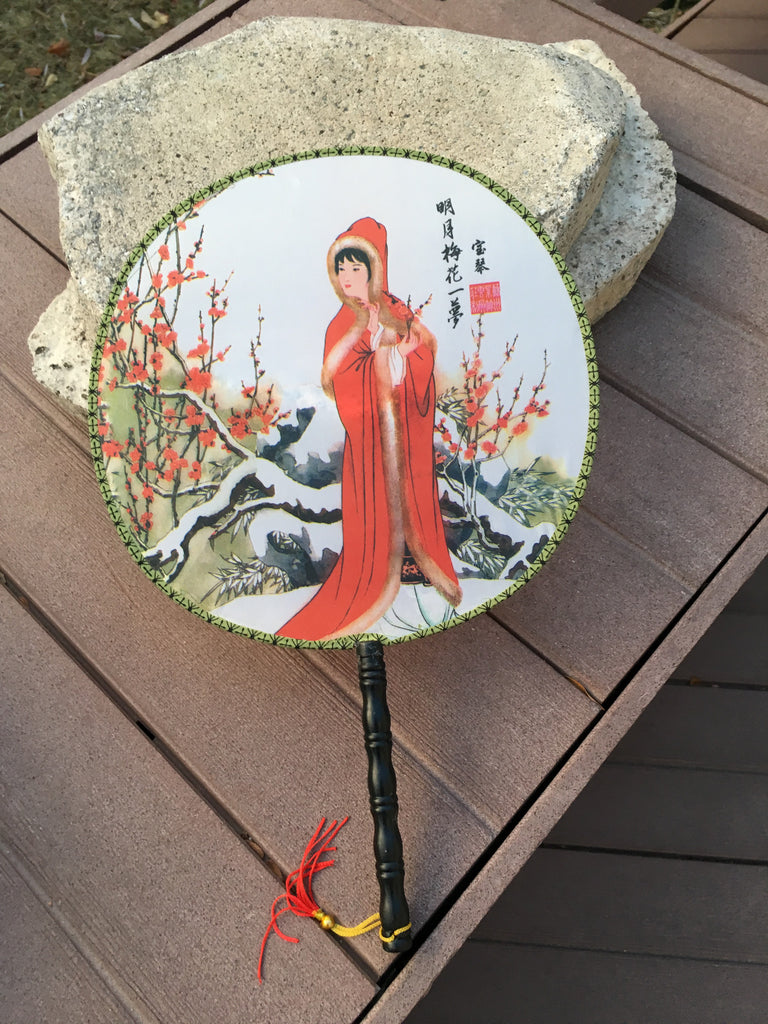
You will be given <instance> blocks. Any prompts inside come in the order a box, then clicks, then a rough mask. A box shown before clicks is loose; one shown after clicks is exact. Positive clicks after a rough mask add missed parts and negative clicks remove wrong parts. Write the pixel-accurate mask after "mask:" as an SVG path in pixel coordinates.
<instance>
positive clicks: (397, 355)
mask: <svg viewBox="0 0 768 1024" xmlns="http://www.w3.org/2000/svg"><path fill="white" fill-rule="evenodd" d="M389 375H390V377H391V378H392V385H393V387H397V385H398V384H402V383H403V381H404V380H405V359H403V356H402V354H401V352H400V349H399V348H398V347H397V345H390V347H389Z"/></svg>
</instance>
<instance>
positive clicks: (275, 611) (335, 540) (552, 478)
mask: <svg viewBox="0 0 768 1024" xmlns="http://www.w3.org/2000/svg"><path fill="white" fill-rule="evenodd" d="M457 167H458V169H457ZM90 413H91V415H90V422H91V434H92V444H93V448H94V456H95V461H96V467H97V471H98V473H99V477H100V480H101V484H102V490H103V492H104V496H105V498H106V500H107V503H108V505H109V508H110V512H111V514H112V517H113V519H114V521H115V523H116V525H117V526H118V529H119V530H120V532H121V534H122V536H123V538H124V540H125V541H126V543H127V544H128V546H129V548H130V550H131V553H132V554H133V556H134V558H136V560H137V561H138V562H139V563H140V564H141V566H142V567H143V568H144V569H145V571H146V572H147V573H148V574H149V575H150V576H151V578H152V579H154V580H155V582H157V583H158V584H159V585H160V586H161V587H162V588H163V589H164V590H166V591H167V592H168V593H169V594H171V596H173V597H174V598H176V599H177V600H179V601H180V602H182V603H183V604H184V605H185V606H186V607H188V608H190V609H191V610H193V611H196V612H197V613H198V614H200V615H201V616H203V617H204V618H206V619H209V620H211V621H215V622H216V623H217V624H219V625H221V626H223V627H225V628H227V629H230V630H232V631H235V632H238V633H245V634H247V635H251V636H254V637H256V638H258V639H262V640H267V641H270V642H273V643H283V644H288V645H294V646H302V645H319V646H334V647H337V646H349V645H351V644H352V643H354V641H355V640H356V639H359V637H360V636H361V635H365V636H368V637H371V636H376V637H379V638H380V639H382V640H383V641H384V642H386V643H394V642H399V641H402V640H405V639H409V638H412V637H415V636H421V635H424V634H426V633H431V632H435V631H437V630H440V629H444V628H447V627H448V626H451V625H453V624H455V623H457V622H460V621H462V620H463V619H465V618H468V617H470V616H472V615H475V614H477V613H479V612H480V611H482V610H484V609H486V608H488V607H490V606H491V605H492V604H495V603H496V602H497V601H499V600H502V599H503V598H504V597H506V596H508V595H509V594H511V593H512V592H513V591H515V590H516V589H518V588H519V587H520V586H522V585H523V584H524V583H525V582H526V581H527V580H528V579H529V578H530V577H531V576H532V575H533V573H534V572H535V571H536V570H537V569H538V568H539V567H540V566H541V564H542V563H543V562H544V561H545V560H546V559H547V557H548V556H549V554H550V553H551V552H552V550H553V549H554V547H555V546H556V544H557V542H558V541H559V540H560V539H561V537H562V535H563V533H564V532H565V529H566V527H567V524H568V522H569V521H570V520H571V518H572V517H573V515H574V513H575V510H576V506H577V504H578V500H579V498H580V497H581V494H582V493H583V490H584V486H585V483H586V477H587V474H588V471H589V467H590V465H591V452H592V451H593V449H594V443H595V428H596V425H597V371H596V368H595V365H594V356H593V347H592V341H591V336H590V331H589V325H588V322H587V319H586V316H585V314H584V309H583V305H582V303H581V300H580V298H579V296H578V295H577V293H576V289H575V286H574V284H573V281H572V279H571V278H570V276H569V275H568V273H567V271H566V269H565V266H564V263H563V261H562V259H561V258H560V257H559V255H558V254H557V253H556V252H555V250H554V248H553V246H552V244H551V242H550V241H549V239H548V238H547V237H546V235H545V234H544V233H543V231H542V229H541V227H540V225H538V224H537V222H536V221H535V220H534V219H533V218H532V217H531V216H530V215H529V214H528V213H527V211H526V210H525V209H524V208H523V207H522V206H521V205H520V204H519V203H518V202H517V201H516V200H515V199H513V198H512V196H511V195H510V194H509V193H507V192H506V191H505V190H504V189H503V188H501V187H499V186H497V185H495V184H494V183H493V182H491V181H489V179H487V178H485V177H484V176H482V175H480V174H477V173H476V172H473V171H472V170H471V169H470V168H467V167H464V166H463V165H451V164H450V163H449V161H447V160H443V159H442V158H439V157H429V158H428V157H426V156H425V155H424V154H413V153H407V154H406V153H403V152H402V151H398V152H395V151H392V152H389V151H376V152H375V153H354V154H350V153H347V152H346V151H345V152H344V153H342V152H341V151H328V152H325V151H324V152H323V154H317V153H313V154H303V155H301V156H300V157H288V158H284V159H280V160H276V161H271V162H269V163H265V164H263V165H260V166H258V167H254V168H249V169H248V170H246V171H244V172H242V173H241V174H238V175H235V176H233V178H232V179H226V180H225V181H221V182H218V183H217V184H216V185H214V186H213V187H212V188H210V189H206V190H204V191H202V192H200V193H198V194H196V195H195V196H194V197H192V199H191V200H188V201H187V202H185V203H182V204H180V205H179V206H178V207H176V208H175V209H174V210H173V211H172V212H171V213H170V214H168V216H167V217H165V218H164V219H163V221H162V222H161V223H160V224H158V225H157V226H156V227H155V228H154V229H153V230H152V231H151V232H150V233H149V235H148V236H147V237H146V238H145V239H144V241H143V242H142V244H141V245H140V246H138V247H137V248H136V250H134V252H133V253H132V254H131V257H130V259H129V261H128V263H127V264H126V266H125V268H124V270H123V273H122V275H121V278H120V280H119V281H118V282H117V284H116V285H115V288H114V290H113V294H112V297H111V301H110V304H109V307H108V309H107V312H106V314H105V317H104V320H103V322H102V327H101V331H100V337H99V343H98V345H97V350H96V354H95V357H94V371H93V378H92V386H91V406H90Z"/></svg>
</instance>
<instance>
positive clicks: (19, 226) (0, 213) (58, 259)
mask: <svg viewBox="0 0 768 1024" xmlns="http://www.w3.org/2000/svg"><path fill="white" fill-rule="evenodd" d="M0 202H1V201H0ZM0 217H3V218H4V219H5V220H7V221H8V223H9V224H13V226H14V227H15V228H16V229H17V230H18V231H20V232H21V233H22V235H25V236H26V237H27V238H28V239H29V240H30V242H33V243H34V244H35V245H36V246H37V247H38V249H42V250H43V252H44V253H46V254H47V255H48V256H50V257H51V259H53V260H56V262H57V263H58V264H59V266H60V267H66V266H67V263H66V261H65V260H63V259H62V258H61V256H59V254H58V253H56V252H54V251H53V249H49V248H48V246H47V245H45V243H44V242H41V241H40V239H39V238H36V237H35V235H33V234H32V232H31V231H28V230H27V228H25V227H24V225H23V224H21V223H20V222H19V221H17V220H16V219H15V217H12V216H11V215H10V214H9V213H7V212H6V210H4V209H3V208H2V206H0Z"/></svg>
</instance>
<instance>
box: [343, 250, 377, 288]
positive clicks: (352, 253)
mask: <svg viewBox="0 0 768 1024" xmlns="http://www.w3.org/2000/svg"><path fill="white" fill-rule="evenodd" d="M344 260H352V262H353V263H362V264H363V265H364V267H365V269H366V270H367V271H368V280H369V281H370V280H371V261H370V260H369V259H368V253H367V252H364V251H363V250H362V249H353V248H351V247H350V248H348V249H339V251H338V252H337V253H336V260H335V266H336V273H337V274H338V272H339V265H340V264H341V263H343V262H344Z"/></svg>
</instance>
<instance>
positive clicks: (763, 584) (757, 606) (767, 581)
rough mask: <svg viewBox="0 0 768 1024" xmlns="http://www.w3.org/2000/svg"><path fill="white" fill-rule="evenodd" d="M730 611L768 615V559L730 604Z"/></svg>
mask: <svg viewBox="0 0 768 1024" xmlns="http://www.w3.org/2000/svg"><path fill="white" fill-rule="evenodd" d="M728 611H729V612H760V613H762V614H768V558H766V560H765V561H764V562H762V563H761V564H760V565H759V566H758V567H757V569H756V570H755V571H754V572H753V573H752V575H751V576H750V577H749V579H748V580H747V581H746V583H745V584H744V586H743V587H742V588H741V590H740V591H739V592H738V594H737V595H736V596H735V597H734V599H733V600H732V601H731V602H730V604H729V605H728Z"/></svg>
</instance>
